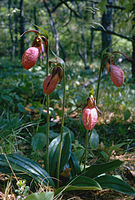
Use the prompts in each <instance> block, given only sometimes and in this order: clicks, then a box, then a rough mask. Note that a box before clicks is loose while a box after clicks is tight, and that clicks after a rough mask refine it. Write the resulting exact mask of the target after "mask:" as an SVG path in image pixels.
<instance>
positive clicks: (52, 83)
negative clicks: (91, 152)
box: [0, 30, 135, 200]
mask: <svg viewBox="0 0 135 200" xmlns="http://www.w3.org/2000/svg"><path fill="white" fill-rule="evenodd" d="M29 32H34V33H35V34H36V36H35V38H34V40H33V42H32V46H31V47H29V48H28V49H27V50H26V51H25V53H24V55H23V56H22V66H23V67H24V69H26V70H29V69H30V68H32V67H33V66H34V65H35V64H36V62H37V60H38V58H39V56H40V55H42V57H43V59H46V77H45V80H44V82H43V93H44V94H45V95H46V101H47V129H46V133H47V134H46V141H47V142H46V152H45V161H44V164H45V166H44V168H42V167H41V166H40V165H39V164H37V163H36V162H34V161H32V160H31V159H29V158H25V157H23V156H20V155H18V154H9V155H6V156H5V155H4V154H3V155H0V172H4V173H10V174H11V173H12V172H13V171H14V172H15V173H16V172H19V176H21V173H20V172H23V173H25V174H26V179H27V177H29V176H30V177H31V178H33V179H34V180H35V181H37V182H40V183H42V184H44V185H45V186H48V185H49V186H50V187H52V190H53V192H51V194H50V193H48V194H47V193H43V194H41V195H42V196H44V199H45V200H46V199H48V198H50V199H53V197H54V196H55V197H54V198H55V199H57V198H58V197H59V196H60V195H61V194H62V193H63V192H65V191H71V190H102V189H103V188H109V189H113V190H116V191H118V192H122V193H125V194H128V195H135V191H134V190H133V189H132V188H131V186H130V185H128V184H127V183H126V182H125V181H123V180H121V179H119V178H116V177H115V176H111V175H109V174H108V173H109V172H110V171H112V170H114V169H116V168H118V167H119V166H120V165H121V164H122V163H123V162H122V161H120V160H113V161H110V162H107V163H103V164H94V165H90V166H89V165H88V164H87V165H86V163H87V153H88V148H89V137H88V136H89V134H91V133H92V131H93V129H94V127H95V126H96V123H97V120H98V113H100V114H101V111H100V110H99V109H98V107H97V102H98V94H99V87H100V81H101V74H102V72H103V70H104V66H105V65H106V67H107V70H108V72H109V73H110V77H111V80H112V81H113V83H114V85H115V86H117V87H120V86H122V85H123V83H124V72H123V71H122V69H121V68H120V67H118V66H116V65H115V61H114V59H112V58H113V55H114V54H115V53H116V52H114V53H113V52H112V54H110V53H109V54H107V53H106V52H105V53H103V55H102V59H101V66H100V70H99V78H98V84H97V91H96V97H94V94H93V93H90V96H89V97H88V99H87V105H86V106H85V108H84V110H83V113H82V122H83V125H84V127H85V129H86V144H85V146H84V149H85V151H84V155H83V156H84V159H82V163H80V162H79V161H78V160H77V158H76V157H75V155H74V154H73V152H72V138H71V134H70V132H63V127H64V106H65V63H64V61H63V60H62V59H61V58H60V57H58V56H57V55H56V54H55V53H54V52H53V51H51V50H50V48H49V36H48V34H47V33H46V31H43V34H41V33H40V32H39V31H37V30H29V31H26V32H24V34H26V33H29ZM24 34H23V35H24ZM50 51H51V52H52V54H53V56H54V60H49V52H50ZM50 65H53V69H52V72H51V73H49V71H50V68H49V66H50ZM61 81H63V101H62V116H61V130H60V135H59V136H57V137H56V138H54V139H53V140H52V141H51V142H50V141H49V124H50V121H49V120H50V118H49V106H50V103H49V102H50V99H49V95H50V94H51V93H52V92H53V91H54V90H55V89H56V87H57V84H58V83H60V82H61ZM81 166H83V168H82V167H81ZM17 174H18V173H17ZM63 180H64V181H63ZM36 197H38V198H39V199H40V198H41V196H40V194H36ZM28 199H34V196H31V195H30V196H28V197H27V198H26V200H28Z"/></svg>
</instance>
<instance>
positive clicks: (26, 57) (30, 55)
mask: <svg viewBox="0 0 135 200" xmlns="http://www.w3.org/2000/svg"><path fill="white" fill-rule="evenodd" d="M39 54H40V50H39V47H30V48H28V49H27V50H26V51H25V53H24V54H23V56H22V65H23V68H25V69H27V70H28V69H30V68H32V67H33V66H34V65H35V64H36V62H37V60H38V57H39Z"/></svg>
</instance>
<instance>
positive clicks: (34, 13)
mask: <svg viewBox="0 0 135 200" xmlns="http://www.w3.org/2000/svg"><path fill="white" fill-rule="evenodd" d="M33 17H34V24H35V25H38V23H37V8H36V6H34V8H33ZM35 29H36V30H38V28H37V27H36V26H35Z"/></svg>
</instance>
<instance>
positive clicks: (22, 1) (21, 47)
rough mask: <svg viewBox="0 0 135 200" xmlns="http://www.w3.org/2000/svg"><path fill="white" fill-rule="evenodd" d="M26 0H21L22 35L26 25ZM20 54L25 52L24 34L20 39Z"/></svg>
mask: <svg viewBox="0 0 135 200" xmlns="http://www.w3.org/2000/svg"><path fill="white" fill-rule="evenodd" d="M23 4H24V0H20V35H22V34H23V33H24V31H25V27H24V5H23ZM20 54H21V57H22V55H23V54H24V36H23V37H21V40H20Z"/></svg>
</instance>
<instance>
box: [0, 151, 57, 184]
mask: <svg viewBox="0 0 135 200" xmlns="http://www.w3.org/2000/svg"><path fill="white" fill-rule="evenodd" d="M6 158H7V159H6ZM6 158H5V156H4V155H3V154H1V155H0V171H2V172H3V168H6V171H7V170H9V169H10V166H11V167H12V169H13V170H14V172H15V173H16V172H23V173H25V174H27V175H29V176H31V177H32V178H33V179H35V180H36V181H38V182H42V183H43V184H44V185H48V184H49V185H50V186H54V183H53V180H52V178H51V177H50V175H49V174H48V173H47V172H46V171H45V170H44V169H43V168H41V167H40V165H39V164H38V163H36V162H34V161H33V160H30V159H29V158H25V157H23V156H20V155H18V154H8V155H6ZM7 160H8V162H7ZM9 163H10V166H9ZM11 173H12V171H11Z"/></svg>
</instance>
